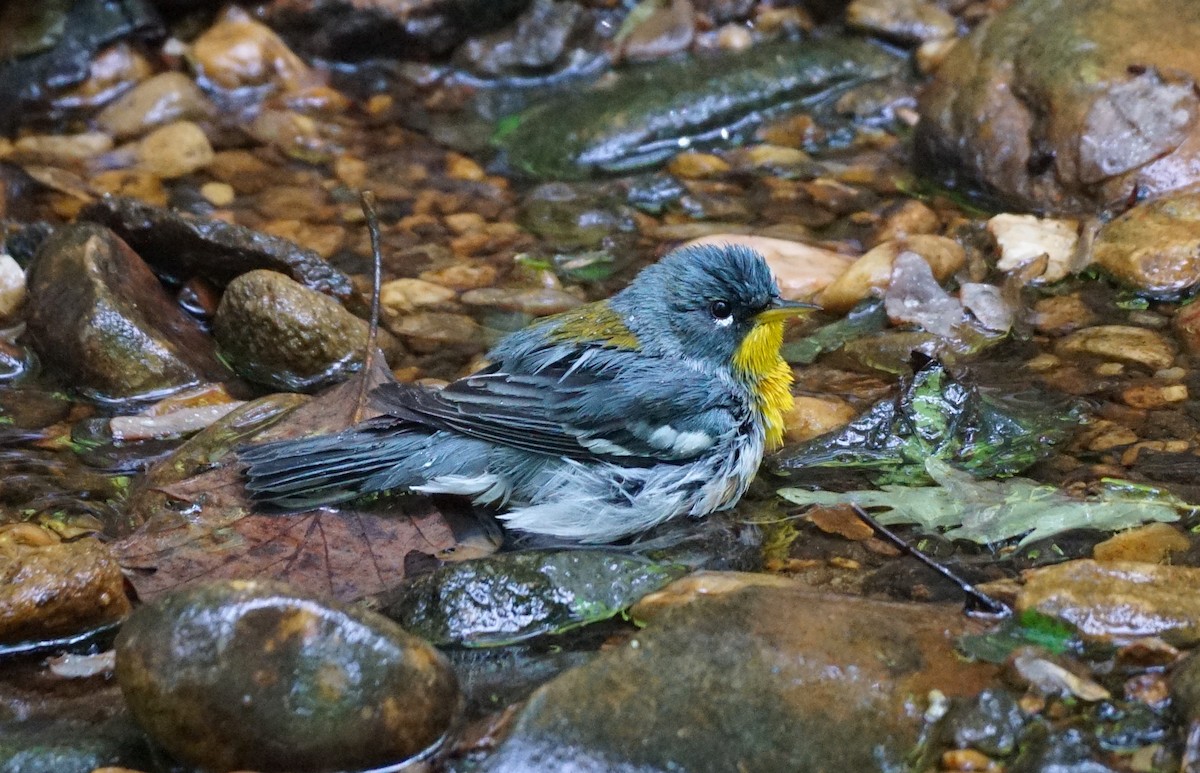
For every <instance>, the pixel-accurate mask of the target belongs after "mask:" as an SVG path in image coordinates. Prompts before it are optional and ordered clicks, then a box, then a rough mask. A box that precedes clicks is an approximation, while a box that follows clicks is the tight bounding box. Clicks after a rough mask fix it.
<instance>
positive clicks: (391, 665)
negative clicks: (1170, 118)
mask: <svg viewBox="0 0 1200 773" xmlns="http://www.w3.org/2000/svg"><path fill="white" fill-rule="evenodd" d="M117 679H118V680H119V682H120V685H121V690H122V692H123V693H124V694H125V698H126V700H127V701H128V703H129V707H130V710H131V711H132V712H133V714H134V716H135V717H136V718H137V720H138V722H139V723H140V724H141V725H142V727H144V728H145V729H146V731H147V732H148V733H149V734H150V736H151V737H152V738H154V740H155V741H157V742H158V743H159V744H161V745H162V746H163V747H164V748H166V749H167V750H168V751H170V752H171V753H172V754H174V755H176V756H177V757H178V758H180V759H182V760H185V761H187V762H189V763H191V764H194V765H198V766H200V767H203V768H206V769H210V770H211V769H216V770H238V769H247V768H249V769H253V770H260V771H326V770H347V769H349V770H358V769H363V768H374V767H378V766H381V765H385V764H388V763H395V762H399V761H401V760H404V759H406V758H408V757H410V756H412V755H414V754H417V753H418V752H421V751H422V750H424V749H426V748H428V747H430V746H431V745H432V744H434V743H436V742H437V741H438V740H439V739H440V738H441V737H442V735H443V734H444V733H445V732H446V730H447V728H448V727H449V725H450V722H451V721H452V719H453V717H454V714H455V712H456V710H457V703H458V690H457V686H456V683H455V679H454V674H453V672H452V671H451V670H450V667H449V665H448V664H447V663H446V660H445V658H443V657H442V656H441V655H440V654H439V653H438V652H437V651H436V650H435V649H433V648H432V647H430V646H429V645H428V644H426V643H425V642H423V641H422V640H420V639H418V638H416V637H415V636H412V635H410V634H408V633H406V632H405V631H403V630H402V629H401V628H400V627H399V626H397V625H395V624H394V623H392V622H391V621H390V620H388V619H386V618H384V617H381V616H379V615H376V614H374V613H371V612H363V611H358V610H355V609H352V608H349V607H343V606H340V605H336V604H331V603H326V602H324V601H322V600H320V599H317V598H314V597H310V596H306V595H303V594H299V593H297V592H295V591H293V590H292V589H290V588H289V587H288V586H286V585H283V584H280V583H271V582H247V581H227V582H220V583H213V584H210V585H205V586H198V587H195V588H192V589H190V590H186V591H182V592H177V593H173V594H170V595H167V596H163V597H161V598H160V599H158V600H157V601H155V602H154V603H152V604H147V605H146V606H143V607H141V608H140V609H138V611H137V612H136V613H135V614H134V615H133V616H132V617H130V619H129V621H128V622H126V624H125V626H124V628H123V629H122V631H121V634H120V636H119V637H118V639H117Z"/></svg>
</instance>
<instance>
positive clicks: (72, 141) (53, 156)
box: [13, 132, 113, 166]
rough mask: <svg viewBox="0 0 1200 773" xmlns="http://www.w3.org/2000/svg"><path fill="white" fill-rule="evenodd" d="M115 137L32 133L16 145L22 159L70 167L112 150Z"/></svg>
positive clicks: (98, 134)
mask: <svg viewBox="0 0 1200 773" xmlns="http://www.w3.org/2000/svg"><path fill="white" fill-rule="evenodd" d="M112 146H113V140H112V137H110V136H108V135H107V134H104V133H102V132H84V133H83V134H30V135H27V136H25V137H22V138H21V139H19V140H17V141H16V143H14V145H13V149H14V151H15V152H16V153H17V155H18V157H20V158H21V159H23V160H28V161H36V162H40V163H44V164H59V165H63V166H70V165H71V164H73V163H74V162H78V161H87V160H88V159H91V158H95V157H96V156H98V155H100V154H101V153H105V152H107V151H109V150H111V149H112Z"/></svg>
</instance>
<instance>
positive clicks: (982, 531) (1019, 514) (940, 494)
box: [779, 458, 1191, 545]
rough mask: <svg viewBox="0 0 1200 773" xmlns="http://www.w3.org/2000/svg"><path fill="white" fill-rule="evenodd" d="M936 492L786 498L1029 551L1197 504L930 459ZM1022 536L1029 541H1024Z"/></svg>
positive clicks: (887, 490) (787, 492)
mask: <svg viewBox="0 0 1200 773" xmlns="http://www.w3.org/2000/svg"><path fill="white" fill-rule="evenodd" d="M925 467H926V470H927V472H928V473H929V476H930V477H931V478H933V479H934V481H936V482H937V483H938V484H939V485H937V486H894V485H887V486H882V487H881V490H880V491H872V490H860V491H847V492H845V493H834V492H828V491H808V490H806V489H800V488H784V489H780V490H779V495H780V496H782V497H783V498H784V499H786V500H788V501H789V502H793V503H795V504H798V505H838V504H844V503H847V502H853V503H855V504H857V505H859V506H860V507H866V508H885V512H882V513H879V514H878V515H877V516H876V517H877V518H878V520H879V522H880V523H882V524H884V525H892V524H897V523H915V524H917V525H919V526H920V527H922V528H923V529H925V530H927V531H936V532H939V533H942V534H944V536H946V537H947V538H949V539H967V540H971V541H972V542H978V543H981V544H992V543H997V542H1003V541H1005V540H1009V539H1012V538H1014V537H1021V541H1020V543H1019V544H1022V545H1025V544H1028V543H1030V542H1035V541H1037V540H1039V539H1044V538H1046V537H1052V536H1054V535H1055V534H1059V533H1061V532H1064V531H1069V530H1071V529H1081V528H1089V529H1111V530H1119V529H1127V528H1129V527H1131V526H1137V525H1140V524H1143V523H1148V522H1151V521H1177V520H1179V511H1180V510H1190V509H1191V506H1190V505H1188V504H1187V503H1185V502H1182V501H1181V500H1179V499H1177V498H1176V497H1173V496H1171V495H1170V494H1168V493H1166V492H1164V491H1162V490H1161V489H1156V488H1154V487H1152V486H1143V485H1139V484H1134V483H1130V482H1128V481H1116V480H1109V481H1104V484H1105V486H1104V488H1103V489H1101V490H1100V491H1099V492H1098V493H1097V494H1095V495H1094V496H1090V497H1088V498H1086V499H1081V498H1077V497H1073V496H1070V495H1069V494H1066V493H1065V492H1063V491H1061V490H1060V489H1058V488H1056V487H1054V486H1049V485H1046V484H1043V483H1038V482H1037V481H1034V480H1029V479H1028V478H1010V479H1008V480H976V479H975V478H973V477H972V476H971V475H970V474H969V473H965V472H960V471H958V470H955V469H954V468H952V467H951V466H950V465H949V464H947V463H946V462H944V461H941V460H939V459H937V458H930V459H928V460H927V461H926V465H925ZM1022 535H1023V536H1022Z"/></svg>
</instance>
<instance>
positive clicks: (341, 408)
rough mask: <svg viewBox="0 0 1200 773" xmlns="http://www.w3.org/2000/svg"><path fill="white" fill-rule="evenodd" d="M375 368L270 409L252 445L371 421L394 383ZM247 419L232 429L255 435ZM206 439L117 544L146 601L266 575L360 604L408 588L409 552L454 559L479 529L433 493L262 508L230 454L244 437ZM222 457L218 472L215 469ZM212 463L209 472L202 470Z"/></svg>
mask: <svg viewBox="0 0 1200 773" xmlns="http://www.w3.org/2000/svg"><path fill="white" fill-rule="evenodd" d="M376 362H377V363H378V364H377V365H375V366H374V367H372V368H371V369H370V370H367V371H363V372H361V373H360V374H358V375H356V376H355V377H354V378H352V379H350V380H349V381H346V382H345V383H343V384H341V385H339V386H337V387H334V388H333V389H330V390H329V391H327V392H325V393H323V394H321V395H319V396H317V397H315V398H313V399H312V400H310V401H308V402H307V403H305V404H303V405H301V406H300V407H298V408H294V409H293V410H291V411H290V412H289V413H287V415H286V416H284V417H283V418H281V419H279V418H277V417H278V413H277V412H275V413H272V414H271V418H272V420H276V422H277V423H273V424H270V425H269V428H268V429H266V431H263V432H260V433H258V434H257V435H255V436H254V441H255V442H260V441H266V440H277V439H281V438H291V437H301V436H307V435H313V434H318V433H325V432H337V431H340V430H342V429H345V428H346V427H347V426H349V425H350V424H351V422H352V421H353V420H354V419H355V417H356V416H357V415H359V414H361V413H362V411H363V409H364V407H365V406H366V405H367V403H366V395H367V394H368V393H369V392H370V390H371V389H373V388H374V387H375V386H376V385H378V384H380V383H383V382H384V381H386V380H388V378H389V374H388V371H387V368H386V365H384V364H383V358H382V357H379V358H377V360H376ZM291 405H294V403H292V404H291ZM291 405H289V407H291ZM248 408H249V406H248ZM243 410H244V409H243ZM238 415H239V414H238V413H237V412H235V414H232V415H231V418H232V419H234V420H235V421H233V422H232V423H234V424H235V425H236V426H237V427H238V428H239V429H243V428H248V427H249V426H250V424H249V423H248V422H246V421H236V419H237V417H238ZM265 423H266V422H265V421H262V422H260V423H258V424H256V425H254V426H256V427H261V426H262V425H263V424H265ZM205 433H207V435H209V436H213V437H207V436H206V437H201V436H197V438H196V439H194V441H193V442H192V445H193V446H195V447H194V448H192V447H191V446H188V445H187V444H185V446H181V447H180V448H181V450H185V449H190V450H189V451H188V453H186V454H185V455H183V456H182V457H180V458H174V457H169V458H167V459H165V460H163V461H162V462H160V463H159V464H158V465H155V467H154V468H152V469H151V470H150V471H148V473H147V475H146V476H144V479H143V481H142V482H141V483H140V485H139V488H140V489H141V491H140V499H144V500H145V501H146V502H147V503H151V504H153V507H143V508H140V510H141V511H142V512H144V513H146V514H147V516H148V517H147V519H146V521H145V523H144V524H143V525H142V526H141V527H140V528H139V529H138V530H137V531H136V532H134V533H133V534H131V535H129V536H128V537H126V538H124V539H122V540H120V541H118V542H116V543H114V545H113V550H114V552H115V553H116V555H117V557H118V559H119V560H120V563H121V566H122V567H124V568H125V569H126V570H127V571H128V574H129V579H130V582H132V583H133V586H134V588H136V589H137V592H138V595H139V596H141V597H142V598H143V599H151V598H154V597H155V596H157V595H160V594H162V593H165V592H167V591H171V590H175V589H177V588H181V587H185V586H187V585H190V584H193V583H198V582H205V581H208V580H215V579H235V578H239V579H251V578H256V579H259V578H268V579H275V580H282V581H285V582H288V583H291V584H292V585H295V586H296V587H297V588H300V589H302V590H306V591H311V592H314V593H319V594H322V595H327V596H332V597H334V598H337V599H341V600H353V599H358V598H362V597H363V596H369V595H372V594H376V593H382V592H383V591H385V590H390V589H391V588H394V587H395V586H396V585H397V584H399V582H400V581H401V580H402V579H403V578H404V576H405V565H406V563H405V561H406V558H408V557H409V555H410V554H414V553H419V554H425V555H429V556H434V557H440V556H446V555H450V554H454V553H455V548H456V546H457V545H458V543H459V539H458V537H456V531H457V532H459V533H460V534H464V535H469V534H472V533H473V530H472V529H471V528H470V527H469V526H466V527H464V526H462V525H459V526H457V527H454V526H452V520H453V521H457V520H461V518H459V517H454V518H453V519H448V518H447V517H445V516H443V514H442V513H441V512H440V511H439V510H438V509H437V508H435V507H434V506H433V504H432V503H431V502H430V501H429V500H428V499H426V498H423V497H400V498H395V499H388V500H384V501H382V502H380V503H378V504H377V505H373V506H372V507H371V508H370V509H364V508H354V507H353V506H347V507H344V508H340V509H338V510H330V509H324V508H322V509H319V510H312V511H309V512H304V513H285V514H276V513H259V512H255V505H254V503H253V502H252V501H251V500H250V499H249V497H248V496H247V494H246V490H245V485H244V484H245V481H244V479H243V477H242V471H241V466H240V465H239V464H238V463H237V461H236V459H235V458H234V457H233V455H232V454H231V453H229V451H230V450H231V448H233V447H236V446H238V445H240V444H241V443H243V442H245V439H246V437H247V436H246V434H245V432H244V431H238V432H234V431H231V429H230V428H229V427H223V426H220V425H214V427H213V428H211V430H206V431H205ZM205 433H202V435H204V434H205ZM218 454H219V455H220V457H221V463H220V466H218V467H215V468H211V464H212V462H214V461H216V460H217V455H218ZM205 461H206V462H208V465H207V467H209V468H208V469H204V468H202V466H201V465H202V462H205ZM181 473H182V474H181ZM468 518H469V516H468Z"/></svg>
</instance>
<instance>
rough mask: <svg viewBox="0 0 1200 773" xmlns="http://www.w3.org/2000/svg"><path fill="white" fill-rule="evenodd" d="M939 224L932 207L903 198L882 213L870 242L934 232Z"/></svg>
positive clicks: (875, 242) (939, 220)
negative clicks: (881, 218)
mask: <svg viewBox="0 0 1200 773" xmlns="http://www.w3.org/2000/svg"><path fill="white" fill-rule="evenodd" d="M941 224H942V223H941V219H940V218H939V217H938V216H937V213H936V212H934V211H933V210H932V209H930V208H929V207H927V206H925V205H924V204H922V203H921V202H919V201H917V200H916V199H905V200H904V201H903V202H901V203H900V204H897V205H895V206H893V207H889V208H888V209H887V210H886V211H885V212H884V213H883V220H882V221H881V222H880V223H879V226H878V228H877V229H876V230H875V234H874V236H873V237H872V239H871V243H872V244H873V245H874V244H880V243H881V242H886V241H891V240H893V239H903V238H905V237H908V236H916V235H919V234H931V233H936V232H937V230H938V229H939V228H940V227H941Z"/></svg>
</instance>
